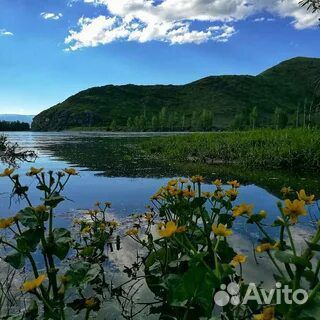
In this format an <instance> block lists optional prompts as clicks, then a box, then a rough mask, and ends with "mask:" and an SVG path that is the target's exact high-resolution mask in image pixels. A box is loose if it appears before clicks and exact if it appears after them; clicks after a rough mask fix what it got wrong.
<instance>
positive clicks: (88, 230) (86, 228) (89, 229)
mask: <svg viewBox="0 0 320 320" xmlns="http://www.w3.org/2000/svg"><path fill="white" fill-rule="evenodd" d="M90 231H91V226H85V227H84V228H83V229H82V230H81V233H89V232H90Z"/></svg>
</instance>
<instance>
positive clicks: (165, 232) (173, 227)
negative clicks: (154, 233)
mask: <svg viewBox="0 0 320 320" xmlns="http://www.w3.org/2000/svg"><path fill="white" fill-rule="evenodd" d="M185 231H186V227H185V226H181V227H178V226H177V224H176V223H175V222H174V221H168V222H167V223H166V225H165V226H164V227H161V229H159V235H160V237H163V238H169V237H171V236H172V235H173V234H175V233H181V232H185Z"/></svg>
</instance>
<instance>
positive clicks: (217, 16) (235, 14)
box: [0, 0, 320, 114]
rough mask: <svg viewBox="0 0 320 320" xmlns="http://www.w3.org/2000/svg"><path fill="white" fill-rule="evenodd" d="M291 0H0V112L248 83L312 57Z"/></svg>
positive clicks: (315, 31)
mask: <svg viewBox="0 0 320 320" xmlns="http://www.w3.org/2000/svg"><path fill="white" fill-rule="evenodd" d="M298 2H299V0H0V113H18V114H37V113H39V112H41V111H42V110H44V109H47V108H49V107H51V106H53V105H55V104H57V103H59V102H62V101H64V100H65V99H66V98H68V97H69V96H70V95H73V94H75V93H77V92H79V91H81V90H84V89H87V88H89V87H94V86H102V85H106V84H115V85H118V84H127V83H133V84H184V83H188V82H191V81H195V80H197V79H200V78H203V77H206V76H209V75H220V74H252V75H256V74H259V73H260V72H262V71H264V70H265V69H267V68H269V67H271V66H273V65H275V64H277V63H279V62H281V61H283V60H286V59H290V58H293V57H296V56H307V57H320V41H319V38H320V28H319V18H320V16H319V14H313V13H311V12H307V11H306V9H305V8H300V7H299V5H298Z"/></svg>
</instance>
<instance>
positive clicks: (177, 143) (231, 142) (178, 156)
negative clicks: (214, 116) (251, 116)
mask: <svg viewBox="0 0 320 320" xmlns="http://www.w3.org/2000/svg"><path fill="white" fill-rule="evenodd" d="M319 144H320V134H319V130H315V129H312V130H311V129H310V130H307V129H285V130H272V129H263V130H262V129H259V130H254V131H246V132H223V133H202V134H200V133H197V134H188V135H181V136H169V137H154V138H150V139H148V140H145V141H144V142H142V143H141V145H142V148H143V149H144V150H145V151H146V152H148V153H150V154H153V155H154V157H156V158H157V159H164V160H166V161H168V160H170V161H174V162H180V163H185V162H188V161H192V162H196V163H209V164H215V163H217V164H222V163H223V164H227V163H230V164H236V165H241V166H244V167H251V168H258V167H260V168H283V169H288V168H292V169H294V170H296V169H299V168H300V169H304V170H308V169H310V170H311V169H313V170H314V169H317V170H319V169H320V162H319V159H320V149H319ZM155 146H156V148H155Z"/></svg>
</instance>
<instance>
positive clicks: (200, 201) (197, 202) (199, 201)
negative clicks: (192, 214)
mask: <svg viewBox="0 0 320 320" xmlns="http://www.w3.org/2000/svg"><path fill="white" fill-rule="evenodd" d="M206 201H207V198H203V197H199V198H195V199H193V200H192V201H191V203H190V207H191V208H192V209H195V208H202V207H203V205H204V204H205V203H206Z"/></svg>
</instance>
